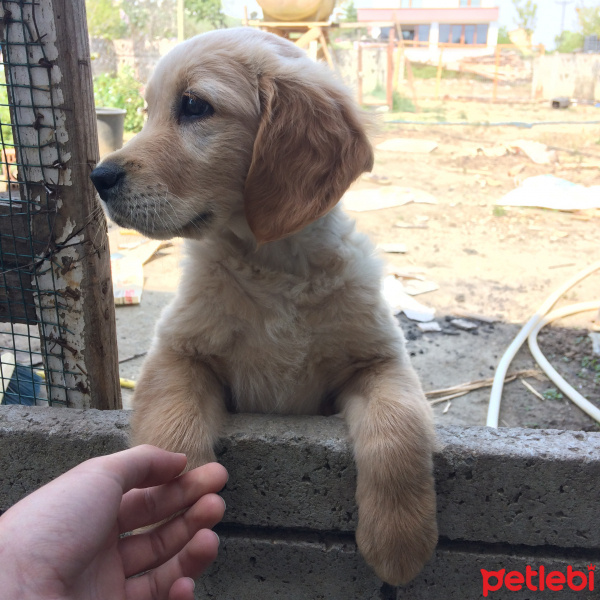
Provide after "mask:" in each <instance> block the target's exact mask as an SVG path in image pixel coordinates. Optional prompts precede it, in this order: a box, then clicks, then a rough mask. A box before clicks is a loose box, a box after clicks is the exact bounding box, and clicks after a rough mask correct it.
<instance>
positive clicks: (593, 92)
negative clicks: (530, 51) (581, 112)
mask: <svg viewBox="0 0 600 600" xmlns="http://www.w3.org/2000/svg"><path fill="white" fill-rule="evenodd" d="M532 93H533V94H535V97H536V98H543V99H544V100H551V99H552V98H556V97H557V96H566V97H567V98H573V99H576V100H587V101H600V54H546V55H544V56H540V57H538V58H536V59H535V62H534V65H533V85H532Z"/></svg>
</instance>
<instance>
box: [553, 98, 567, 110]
mask: <svg viewBox="0 0 600 600" xmlns="http://www.w3.org/2000/svg"><path fill="white" fill-rule="evenodd" d="M570 104H571V99H570V98H568V97H567V96H558V97H557V98H552V104H551V106H552V108H569V105H570Z"/></svg>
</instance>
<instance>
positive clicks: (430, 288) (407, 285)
mask: <svg viewBox="0 0 600 600" xmlns="http://www.w3.org/2000/svg"><path fill="white" fill-rule="evenodd" d="M402 285H403V286H404V291H405V292H406V293H407V294H408V295H410V296H418V295H419V294H427V293H429V292H435V291H436V290H439V289H440V286H439V285H438V284H437V283H435V281H428V280H424V279H416V278H410V279H409V280H408V281H403V282H402Z"/></svg>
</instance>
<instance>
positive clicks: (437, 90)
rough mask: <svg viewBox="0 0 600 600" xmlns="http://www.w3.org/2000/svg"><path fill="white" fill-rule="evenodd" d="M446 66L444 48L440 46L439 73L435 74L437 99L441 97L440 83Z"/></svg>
mask: <svg viewBox="0 0 600 600" xmlns="http://www.w3.org/2000/svg"><path fill="white" fill-rule="evenodd" d="M443 68H444V48H443V47H442V48H440V57H439V60H438V67H437V73H436V76H435V97H436V99H437V100H439V99H440V83H441V80H442V70H443Z"/></svg>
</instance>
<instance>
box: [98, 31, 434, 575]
mask: <svg viewBox="0 0 600 600" xmlns="http://www.w3.org/2000/svg"><path fill="white" fill-rule="evenodd" d="M146 98H147V102H148V121H147V123H146V124H145V126H144V128H143V130H142V132H141V133H140V134H138V135H137V136H136V137H135V138H133V139H132V140H131V141H130V142H129V143H128V144H127V145H126V146H125V147H124V148H123V149H121V150H119V151H117V152H114V153H113V154H111V155H109V156H107V157H106V158H105V159H104V161H103V162H102V163H101V165H100V166H98V167H97V168H96V170H95V171H94V172H93V173H92V180H93V182H94V184H95V186H96V188H97V190H98V192H99V194H100V197H101V198H102V200H103V201H104V204H105V207H106V209H107V211H108V214H109V215H110V217H111V218H112V219H113V220H114V221H116V222H117V223H118V224H119V225H122V226H124V227H133V228H135V229H137V230H138V231H140V232H141V233H143V234H144V235H147V236H149V237H153V238H160V239H165V238H171V237H175V236H180V237H184V238H187V259H186V262H185V264H184V274H183V277H182V282H181V286H180V288H179V290H178V293H177V295H176V297H175V299H174V300H173V302H172V303H171V304H170V306H168V307H167V308H166V309H165V311H164V312H163V314H162V316H161V319H160V322H159V323H158V326H157V331H156V338H155V341H154V344H153V346H152V348H151V350H150V352H149V354H148V357H147V359H146V362H145V364H144V367H143V371H142V374H141V376H140V379H139V383H138V386H137V389H136V391H135V396H134V400H133V403H134V413H133V417H132V436H133V442H134V443H135V444H141V443H149V444H155V445H157V446H160V447H162V448H166V449H168V450H173V451H176V452H185V454H187V456H188V459H189V463H190V465H192V466H196V465H199V464H202V463H205V462H207V461H212V460H214V458H215V455H214V452H213V446H214V444H215V442H216V441H217V440H218V438H219V431H220V427H221V424H222V422H223V419H224V417H225V415H226V412H227V410H234V411H240V412H261V413H280V414H297V415H298V414H311V415H312V414H331V412H332V410H335V411H339V412H341V413H342V414H343V415H344V417H345V419H346V421H347V424H348V429H349V433H350V436H351V439H352V442H353V445H354V456H355V460H356V464H357V468H358V486H357V491H356V500H357V503H358V507H359V522H358V527H357V531H356V539H357V542H358V546H359V549H360V551H361V553H362V555H363V556H364V557H365V559H366V561H367V562H368V563H369V564H370V565H372V566H373V567H374V569H375V571H376V572H377V574H378V575H379V576H380V577H381V578H382V579H383V580H385V581H387V582H389V583H391V584H398V583H401V582H406V581H408V580H410V579H411V578H413V577H414V576H415V575H416V574H417V573H418V572H419V570H420V569H421V567H422V566H423V564H424V562H425V561H426V560H427V559H428V558H429V556H430V555H431V553H432V551H433V548H434V547H435V544H436V541H437V527H436V511H435V494H434V489H433V477H432V446H433V443H434V433H433V426H432V417H431V414H430V410H429V407H428V404H427V402H426V401H425V398H424V396H423V393H422V391H421V387H420V385H419V381H418V379H417V377H416V375H415V373H414V371H413V369H412V368H411V366H410V364H409V359H408V357H407V354H406V351H405V349H404V338H403V336H402V332H401V330H400V328H399V327H398V324H397V322H396V321H395V319H394V318H393V316H392V314H391V312H390V310H389V308H388V306H387V305H386V303H385V302H384V300H383V299H382V297H381V295H380V275H381V269H380V264H379V261H378V259H377V258H376V257H375V256H374V249H373V246H372V244H371V243H370V242H369V240H368V239H367V238H366V236H364V235H362V234H360V233H357V232H356V231H355V229H354V223H353V221H351V220H350V219H349V218H348V217H347V216H345V215H344V213H343V212H342V211H341V209H340V207H338V206H336V204H337V202H338V201H339V199H340V198H341V196H342V194H343V193H344V191H345V190H346V188H347V187H348V186H349V185H350V183H351V182H352V181H353V180H354V179H356V177H358V176H359V175H360V173H362V172H363V171H369V170H370V169H371V167H372V164H373V151H372V148H371V146H370V144H369V141H368V140H367V136H366V134H365V130H364V126H363V122H362V118H361V114H360V111H359V110H358V108H357V107H356V106H355V104H354V103H353V102H352V100H351V99H350V97H349V94H348V92H347V91H346V90H345V88H344V87H343V86H342V85H341V84H339V83H337V82H336V81H335V77H334V75H333V73H331V71H329V70H328V69H327V68H326V67H324V66H321V65H318V64H315V63H314V62H312V61H311V60H310V59H308V58H307V56H306V55H305V53H304V52H302V51H301V50H299V49H298V48H297V47H296V46H294V45H293V44H292V43H290V42H288V41H286V40H283V39H281V38H278V37H276V36H274V35H272V34H268V33H264V32H261V31H257V30H253V29H249V28H245V29H229V30H221V31H214V32H211V33H207V34H204V35H201V36H198V37H195V38H193V39H190V40H188V41H186V42H184V43H182V44H180V45H179V46H177V47H176V48H175V49H173V50H172V51H171V52H170V53H169V54H168V55H167V56H166V57H164V58H163V59H162V60H161V61H160V62H159V64H158V66H157V68H156V71H155V73H154V75H153V77H152V80H151V81H150V83H149V84H148V87H147V92H146Z"/></svg>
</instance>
